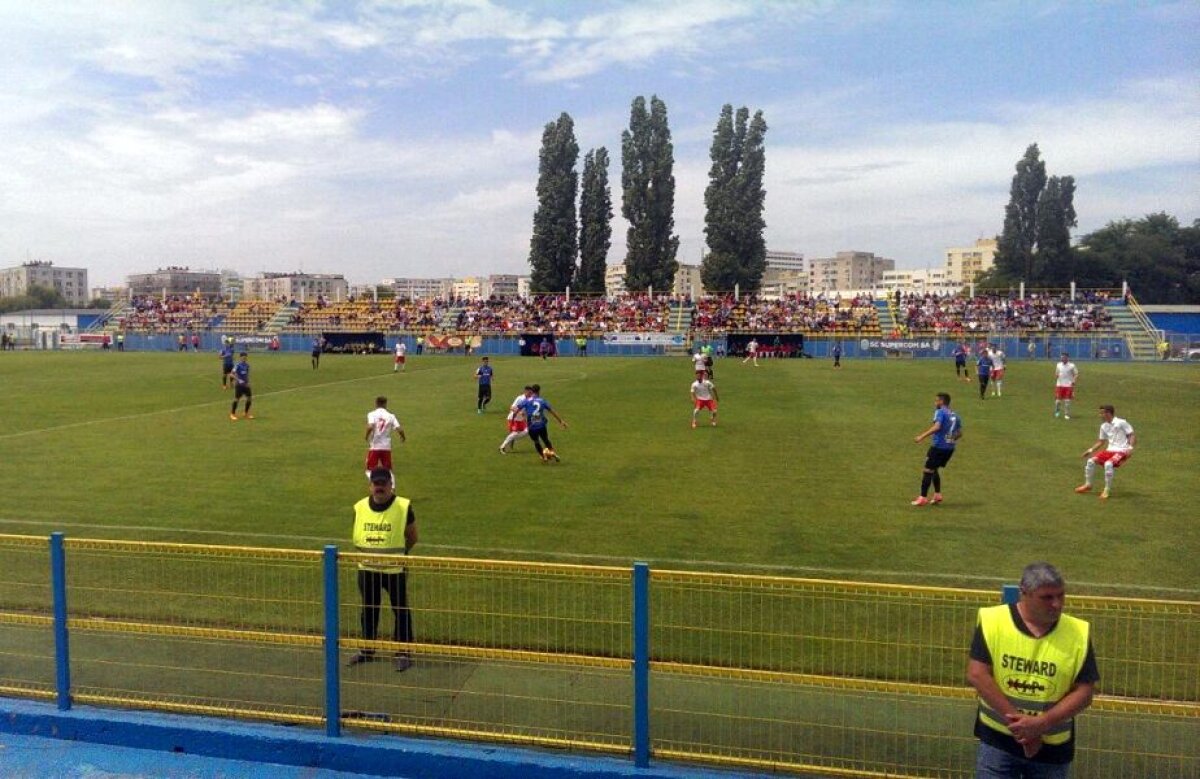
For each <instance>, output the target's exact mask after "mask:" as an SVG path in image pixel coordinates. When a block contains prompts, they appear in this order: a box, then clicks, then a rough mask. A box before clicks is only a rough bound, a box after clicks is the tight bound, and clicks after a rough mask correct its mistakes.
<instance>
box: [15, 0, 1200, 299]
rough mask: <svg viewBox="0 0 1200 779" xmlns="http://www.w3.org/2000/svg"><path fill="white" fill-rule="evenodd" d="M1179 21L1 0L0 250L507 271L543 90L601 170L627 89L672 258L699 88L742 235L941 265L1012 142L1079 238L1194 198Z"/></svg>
mask: <svg viewBox="0 0 1200 779" xmlns="http://www.w3.org/2000/svg"><path fill="white" fill-rule="evenodd" d="M1197 40H1200V3H1197V2H1194V1H1188V2H1175V3H1171V2H1166V3H1120V2H1107V3H1100V2H1078V3H1076V2H1040V3H1022V2H994V3H992V2H973V3H960V2H959V3H956V2H921V3H904V2H845V3H842V2H832V1H828V0H825V1H817V2H783V1H782V0H777V1H775V2H772V1H770V0H759V1H758V2H741V1H739V0H723V1H721V2H718V1H717V0H692V1H690V2H615V1H614V2H568V1H565V0H564V1H563V2H507V1H505V0H461V1H447V2H435V1H434V0H393V1H387V0H372V1H371V2H362V3H349V2H337V3H321V2H284V3H261V2H260V3H254V2H250V3H239V2H223V3H218V2H210V1H199V0H198V1H197V2H166V1H165V0H155V1H153V2H151V1H149V0H147V1H145V2H111V3H57V2H48V3H37V4H31V3H27V2H16V1H13V0H0V68H2V69H3V74H4V77H3V78H0V132H2V134H3V135H2V137H3V139H4V142H3V143H2V144H0V266H9V265H14V264H17V263H19V262H22V261H25V260H26V259H27V258H30V259H45V260H51V261H53V262H55V263H56V264H60V265H72V266H74V265H81V266H84V267H87V268H89V270H90V272H91V273H90V281H91V282H92V283H93V284H111V283H117V282H120V281H122V280H123V279H124V276H125V274H127V273H131V272H140V271H146V270H151V269H153V268H155V267H160V266H166V265H189V266H191V267H193V268H234V269H237V270H239V271H241V272H243V273H247V274H255V273H258V272H260V271H287V270H297V269H303V270H305V271H310V272H339V273H344V274H345V275H346V277H347V278H348V279H350V280H351V281H352V282H355V283H358V282H368V281H378V280H379V279H382V278H385V277H389V276H445V275H459V276H462V275H470V274H479V273H489V272H510V273H511V272H517V273H524V272H527V271H528V262H527V256H528V248H529V234H530V225H531V222H532V214H533V209H534V206H535V195H534V192H535V184H536V179H537V155H538V148H539V145H540V139H541V131H542V127H543V126H544V125H545V123H546V122H549V121H551V120H553V119H555V118H556V117H557V116H558V115H559V113H561V112H563V111H566V112H568V113H570V114H571V116H572V117H573V118H574V119H575V123H576V133H577V137H578V140H579V144H580V147H581V149H582V150H583V151H586V150H588V149H590V148H594V147H597V146H606V147H608V149H609V152H610V156H611V157H612V158H613V167H612V169H611V170H610V180H611V181H612V182H613V183H614V184H615V185H618V186H619V180H620V150H619V146H620V134H621V131H622V129H624V127H625V126H626V125H627V122H628V115H629V104H630V101H631V100H632V99H633V98H634V97H635V96H637V95H646V96H649V95H651V94H657V95H658V96H659V97H661V98H662V99H663V100H664V101H665V102H666V104H667V108H668V111H669V116H670V122H671V129H672V133H673V136H674V141H675V158H676V167H675V175H676V182H677V191H676V204H675V210H676V230H677V232H678V234H679V236H680V255H679V259H680V260H681V261H683V262H692V263H694V262H698V261H699V259H700V253H701V249H702V247H703V241H704V234H703V227H704V210H703V193H704V187H705V185H706V183H707V171H708V165H709V160H708V146H709V141H710V137H711V133H712V129H713V125H714V124H715V122H716V118H717V115H718V114H719V112H720V109H721V106H722V105H723V104H725V103H732V104H733V105H735V106H742V105H746V106H749V107H750V108H751V109H753V110H757V109H761V110H762V111H763V112H764V115H765V117H766V119H767V123H768V126H769V130H768V133H767V175H766V188H767V204H766V221H767V244H768V247H769V248H773V249H779V250H786V251H799V252H803V253H804V254H805V256H807V257H820V256H827V255H829V254H832V253H833V252H836V251H839V250H844V249H857V250H863V251H873V252H875V253H876V254H879V255H882V256H885V257H891V258H893V259H895V260H896V261H897V265H898V266H899V267H925V266H929V265H939V264H940V263H941V261H942V260H941V258H942V253H943V250H944V249H945V248H946V247H948V246H959V245H964V244H970V243H971V242H973V241H974V240H975V239H976V238H979V237H984V236H990V235H994V234H995V233H997V232H998V231H999V230H1000V226H1001V221H1002V218H1003V208H1004V204H1005V202H1006V201H1007V197H1008V186H1009V182H1010V180H1011V177H1012V171H1013V166H1014V164H1015V163H1016V161H1017V160H1018V159H1019V158H1020V156H1021V155H1022V153H1023V152H1024V149H1025V147H1026V146H1027V145H1028V144H1029V143H1032V142H1037V143H1039V144H1040V146H1041V149H1042V153H1043V158H1044V159H1045V160H1046V163H1047V168H1048V171H1049V172H1050V173H1051V174H1060V175H1068V174H1069V175H1074V176H1075V177H1076V179H1077V182H1078V191H1077V195H1076V208H1077V211H1078V213H1079V220H1080V224H1079V228H1078V230H1077V231H1076V232H1077V234H1083V233H1085V232H1088V231H1090V230H1094V229H1096V228H1098V227H1101V226H1103V225H1104V224H1105V223H1106V222H1108V221H1109V220H1112V219H1118V218H1123V217H1138V216H1141V215H1144V214H1146V213H1150V212H1155V211H1166V212H1168V213H1170V214H1173V215H1175V216H1177V217H1179V219H1180V220H1181V221H1184V222H1187V223H1190V222H1191V221H1192V220H1193V219H1196V218H1198V217H1200V184H1198V182H1200V175H1198V174H1200V45H1198V44H1197V43H1196V41H1197ZM580 167H582V161H581V162H580ZM614 205H615V209H614V210H616V211H617V212H618V217H617V219H616V220H614V225H613V227H614V241H613V248H612V250H611V252H610V254H609V262H610V263H616V262H620V261H621V260H622V258H623V256H624V233H625V228H626V225H625V223H624V222H623V221H622V220H621V219H620V217H619V211H620V194H619V191H614Z"/></svg>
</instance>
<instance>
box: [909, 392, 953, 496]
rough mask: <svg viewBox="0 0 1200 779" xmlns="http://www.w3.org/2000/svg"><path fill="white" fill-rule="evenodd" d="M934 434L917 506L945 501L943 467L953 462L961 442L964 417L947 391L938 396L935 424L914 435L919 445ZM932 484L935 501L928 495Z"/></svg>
mask: <svg viewBox="0 0 1200 779" xmlns="http://www.w3.org/2000/svg"><path fill="white" fill-rule="evenodd" d="M930 436H933V440H932V441H931V442H930V443H931V444H932V445H931V446H930V447H929V451H928V452H926V453H925V468H924V469H923V470H922V472H921V494H920V495H918V496H917V497H916V498H914V499H913V501H912V505H914V506H928V505H929V504H930V503H941V502H942V475H941V473H939V470H940V469H941V468H945V467H946V466H947V465H949V464H950V458H951V457H953V456H954V448H955V447H956V446H957V445H958V439H959V438H961V437H962V420H961V419H959V417H958V414H956V413H954V411H953V410H951V408H950V395H948V394H947V393H945V392H939V393H938V394H937V395H935V396H934V399H933V424H932V425H930V426H929V427H928V428H926V429H925V430H924V431H923V432H922V433H921V434H920V435H918V436H916V437H915V438H913V441H915V442H916V443H918V444H919V443H921V442H922V441H924V440H925V439H926V438H929V437H930ZM930 486H932V487H933V499H932V500H930V499H929V497H928V495H929V487H930Z"/></svg>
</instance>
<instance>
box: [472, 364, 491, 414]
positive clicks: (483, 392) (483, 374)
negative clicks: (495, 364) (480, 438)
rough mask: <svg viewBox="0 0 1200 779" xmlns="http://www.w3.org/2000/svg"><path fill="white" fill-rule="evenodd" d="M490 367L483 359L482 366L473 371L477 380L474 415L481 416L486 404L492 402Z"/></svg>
mask: <svg viewBox="0 0 1200 779" xmlns="http://www.w3.org/2000/svg"><path fill="white" fill-rule="evenodd" d="M493 373H494V372H493V371H492V366H491V365H489V364H488V358H486V357H484V358H483V364H482V365H480V366H479V367H478V368H476V369H475V378H476V379H478V380H479V394H478V395H477V396H476V398H475V413H476V414H482V413H483V412H484V411H485V410H486V409H487V404H488V403H491V402H492V374H493Z"/></svg>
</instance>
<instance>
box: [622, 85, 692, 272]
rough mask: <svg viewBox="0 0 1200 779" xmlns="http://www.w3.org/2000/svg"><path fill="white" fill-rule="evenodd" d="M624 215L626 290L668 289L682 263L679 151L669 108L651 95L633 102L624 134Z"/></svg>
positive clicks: (635, 99)
mask: <svg viewBox="0 0 1200 779" xmlns="http://www.w3.org/2000/svg"><path fill="white" fill-rule="evenodd" d="M621 164H622V168H621V189H622V194H623V197H622V201H621V215H622V216H624V217H625V219H626V220H628V222H629V230H628V232H627V233H626V239H625V243H626V254H625V287H626V288H627V289H629V290H631V291H636V292H640V291H644V290H646V289H647V288H648V287H653V288H654V289H659V290H669V289H670V288H671V285H672V284H673V283H674V281H675V271H676V270H677V269H678V267H679V263H678V262H676V261H675V254H676V252H677V251H678V250H679V237H678V236H676V235H674V232H675V173H674V169H675V152H674V147H673V146H672V144H671V129H670V126H669V125H668V123H667V106H666V104H665V103H663V101H661V100H659V99H658V97H657V96H651V98H650V108H649V110H647V109H646V100H645V98H643V97H641V96H638V97H636V98H634V100H633V105H632V106H631V107H630V111H629V129H628V130H625V131H624V132H622V133H621Z"/></svg>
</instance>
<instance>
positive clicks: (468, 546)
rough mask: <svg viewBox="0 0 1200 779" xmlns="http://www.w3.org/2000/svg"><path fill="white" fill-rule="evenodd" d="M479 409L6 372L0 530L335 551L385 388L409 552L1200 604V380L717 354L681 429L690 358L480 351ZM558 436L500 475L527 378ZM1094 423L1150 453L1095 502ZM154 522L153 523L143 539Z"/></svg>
mask: <svg viewBox="0 0 1200 779" xmlns="http://www.w3.org/2000/svg"><path fill="white" fill-rule="evenodd" d="M492 362H493V364H494V366H495V368H496V392H495V400H494V401H493V404H492V408H491V410H489V412H488V413H487V414H484V415H477V414H475V412H474V395H475V386H474V380H473V378H472V374H473V371H474V367H475V366H476V364H477V360H476V359H475V358H464V357H446V356H434V357H424V358H413V359H411V360H410V366H409V369H408V371H407V372H405V373H403V374H399V375H397V374H393V373H392V371H391V363H390V360H389V359H388V358H387V357H386V356H383V357H327V358H326V359H324V360H322V364H321V368H320V370H318V371H313V370H312V369H311V368H310V365H309V360H308V356H307V355H305V354H279V355H253V356H252V357H251V364H252V366H253V385H254V387H255V392H256V396H255V406H254V410H255V413H256V416H257V418H256V419H255V420H253V421H239V422H237V423H233V422H230V420H229V419H228V407H229V405H228V404H229V402H230V400H231V398H230V393H228V392H226V391H223V390H222V389H221V388H220V382H219V361H218V359H217V358H216V356H215V355H213V354H183V355H179V354H170V353H166V354H157V353H125V354H115V353H114V354H105V353H15V354H5V355H3V356H0V380H2V381H3V386H4V387H6V389H7V390H8V391H7V392H6V393H5V410H6V412H7V413H6V414H5V419H6V422H7V424H6V425H5V426H4V430H3V432H0V462H3V463H4V465H3V466H2V467H0V473H2V474H3V476H0V519H2V523H0V532H13V533H38V534H40V533H45V532H48V531H49V530H51V529H55V528H60V529H63V530H65V531H66V532H67V533H68V534H69V535H72V536H93V537H111V538H137V539H146V540H174V541H191V542H197V543H205V542H207V543H226V544H233V543H242V544H247V545H260V546H292V547H301V548H313V547H315V546H317V545H319V544H321V543H328V542H336V543H340V544H342V545H343V546H345V545H346V539H347V536H348V535H349V528H350V506H351V505H352V504H353V503H354V501H356V500H358V499H359V498H360V497H362V496H363V495H365V487H366V485H365V480H364V479H363V477H362V470H361V464H362V458H363V453H364V451H365V445H364V443H363V440H362V431H363V428H364V424H365V422H364V420H365V414H366V413H367V411H369V410H370V409H371V407H372V404H373V399H374V397H375V396H376V395H377V394H385V395H387V396H388V397H389V398H390V400H391V403H390V407H391V408H392V410H393V411H395V412H396V413H397V415H398V416H399V417H400V419H401V420H402V422H403V423H404V425H405V428H406V430H407V432H408V434H409V443H407V444H404V445H398V446H397V452H396V462H397V472H398V485H399V492H401V494H405V495H407V496H409V497H411V498H413V500H414V505H415V507H416V509H417V513H418V518H419V522H420V528H421V544H420V545H419V546H418V547H417V552H419V553H424V554H445V555H459V556H476V557H500V558H504V557H516V558H524V559H545V560H565V561H571V562H593V561H594V562H622V563H624V562H628V561H630V560H633V559H644V560H649V561H651V562H652V563H654V564H656V565H658V566H659V567H675V568H684V567H702V568H712V569H717V570H733V571H761V572H769V573H784V574H790V575H800V576H805V575H807V576H820V577H834V578H852V579H859V580H880V581H903V582H910V583H932V584H940V585H947V586H954V585H966V586H995V584H997V583H998V582H1000V581H1012V580H1013V578H1014V577H1015V575H1016V574H1017V572H1018V571H1019V570H1020V568H1021V566H1022V565H1024V564H1025V563H1027V562H1029V561H1030V560H1032V559H1035V558H1046V559H1050V560H1052V561H1054V562H1055V563H1056V564H1058V565H1059V566H1060V567H1061V568H1062V569H1063V571H1064V573H1065V574H1066V575H1067V577H1068V580H1069V581H1070V582H1071V583H1072V589H1073V591H1077V592H1106V593H1109V594H1147V595H1159V596H1162V597H1182V598H1185V599H1191V598H1194V597H1195V596H1196V594H1197V592H1198V591H1200V571H1198V570H1197V568H1196V566H1195V565H1194V552H1195V549H1197V548H1198V544H1197V535H1198V534H1200V531H1198V530H1197V528H1196V526H1195V523H1194V520H1193V516H1194V508H1191V506H1192V504H1193V502H1194V501H1193V496H1192V495H1191V492H1190V487H1191V485H1194V484H1195V481H1196V480H1195V476H1196V474H1197V472H1198V471H1200V467H1198V466H1200V450H1198V448H1197V446H1196V444H1197V434H1196V431H1197V430H1200V402H1198V401H1200V373H1198V372H1197V371H1195V370H1194V367H1193V366H1185V365H1160V364H1135V363H1083V364H1081V366H1080V368H1081V373H1082V376H1081V381H1080V386H1079V395H1080V397H1079V399H1078V400H1077V402H1076V406H1075V414H1074V417H1075V418H1074V419H1072V420H1071V421H1070V422H1066V421H1064V420H1055V419H1053V418H1052V417H1051V413H1050V412H1051V405H1052V396H1051V393H1052V370H1051V366H1050V363H1048V362H1045V361H1037V362H1032V363H1031V362H1027V361H1020V362H1017V361H1013V362H1012V363H1010V366H1009V371H1008V377H1007V378H1006V381H1005V384H1006V386H1005V391H1006V394H1005V397H1004V398H1002V399H999V400H994V399H991V398H989V399H988V400H987V401H985V402H981V401H979V400H978V398H977V395H976V393H975V389H974V387H973V386H972V385H968V384H964V383H956V382H955V381H954V376H953V374H952V365H951V364H950V363H949V361H888V362H884V361H850V362H848V363H847V364H846V367H845V368H844V369H843V370H841V371H833V370H832V369H831V368H830V365H829V363H828V362H826V361H818V360H787V361H763V363H762V365H761V367H759V368H757V369H755V368H753V367H752V366H748V365H742V364H740V362H737V361H734V360H725V361H719V362H718V365H717V370H716V374H717V375H716V384H717V387H718V390H719V391H720V393H721V399H722V402H721V417H720V418H721V424H720V426H719V427H717V428H709V427H707V426H702V427H701V428H700V429H697V430H692V429H690V428H689V425H688V421H689V411H690V404H689V402H688V397H687V387H688V384H689V383H690V381H691V378H692V377H691V371H690V362H689V361H688V360H687V359H685V358H683V357H678V358H595V357H592V358H586V359H581V358H574V359H568V358H562V359H556V360H550V361H541V360H534V359H530V358H515V357H514V358H494V359H493V360H492ZM535 381H536V382H539V383H541V385H542V387H543V393H544V395H545V396H546V397H547V398H548V399H549V400H550V402H551V403H552V404H553V405H554V406H555V408H556V409H557V410H558V411H559V412H560V413H561V414H562V415H563V416H564V418H565V419H566V420H567V421H568V423H569V424H570V426H571V428H570V429H569V430H566V431H563V430H561V429H560V428H558V427H557V426H552V430H551V437H552V439H553V440H554V443H555V447H556V449H557V450H558V451H559V454H560V455H561V456H562V457H563V462H562V463H561V464H559V465H542V464H541V463H539V462H537V461H536V460H535V458H534V457H533V456H532V454H531V453H530V448H529V444H528V443H527V442H522V443H521V444H519V445H518V451H519V452H520V453H518V454H514V455H509V456H502V455H500V454H498V453H497V452H496V447H497V446H498V444H499V441H500V439H501V438H502V437H503V434H504V429H503V422H502V419H503V411H504V408H505V406H506V404H507V403H508V402H509V400H511V398H512V396H513V395H515V394H516V393H517V391H518V390H519V389H520V387H521V386H522V385H523V384H525V383H527V382H535ZM937 391H948V392H950V393H952V394H953V395H954V407H955V409H956V410H958V411H959V413H960V415H961V416H962V417H963V419H964V428H965V436H964V438H963V442H962V444H961V446H960V451H959V453H958V454H957V455H956V457H955V459H954V461H953V462H952V464H951V465H950V466H949V468H948V469H946V471H945V474H944V490H943V491H944V492H945V494H946V496H947V502H946V504H944V505H942V506H939V507H936V508H925V509H915V508H912V507H910V506H909V505H908V501H909V500H910V499H911V498H912V496H913V495H915V494H916V491H917V486H918V481H919V471H920V466H921V463H922V460H923V452H924V449H925V445H923V444H922V445H917V444H914V443H913V442H912V437H913V435H915V434H916V433H917V432H919V431H920V430H922V429H923V428H924V427H925V426H927V424H928V420H929V417H930V414H931V412H932V395H933V393H934V392H937ZM1103 402H1110V403H1113V404H1115V405H1116V406H1117V410H1118V414H1119V415H1121V416H1124V417H1126V418H1128V419H1129V420H1130V421H1131V423H1132V424H1133V425H1134V427H1135V429H1136V430H1137V433H1138V440H1139V446H1138V451H1137V454H1136V455H1135V457H1134V458H1133V459H1132V460H1131V461H1130V463H1129V464H1128V465H1127V466H1126V467H1124V468H1122V469H1121V470H1120V471H1119V472H1118V477H1117V481H1116V485H1115V490H1114V497H1113V499H1112V500H1110V501H1109V502H1107V503H1104V504H1102V503H1101V502H1100V501H1098V500H1097V499H1096V498H1095V497H1094V496H1077V495H1075V494H1073V493H1072V491H1071V488H1072V487H1074V486H1075V485H1076V484H1078V483H1079V481H1080V479H1081V472H1082V460H1081V458H1080V453H1081V452H1082V451H1083V449H1084V448H1086V447H1087V446H1088V445H1090V444H1091V443H1092V442H1093V441H1094V439H1095V435H1096V430H1097V427H1098V424H1099V420H1098V419H1097V418H1096V415H1095V406H1096V405H1097V404H1099V403H1103ZM141 528H146V529H141Z"/></svg>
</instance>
